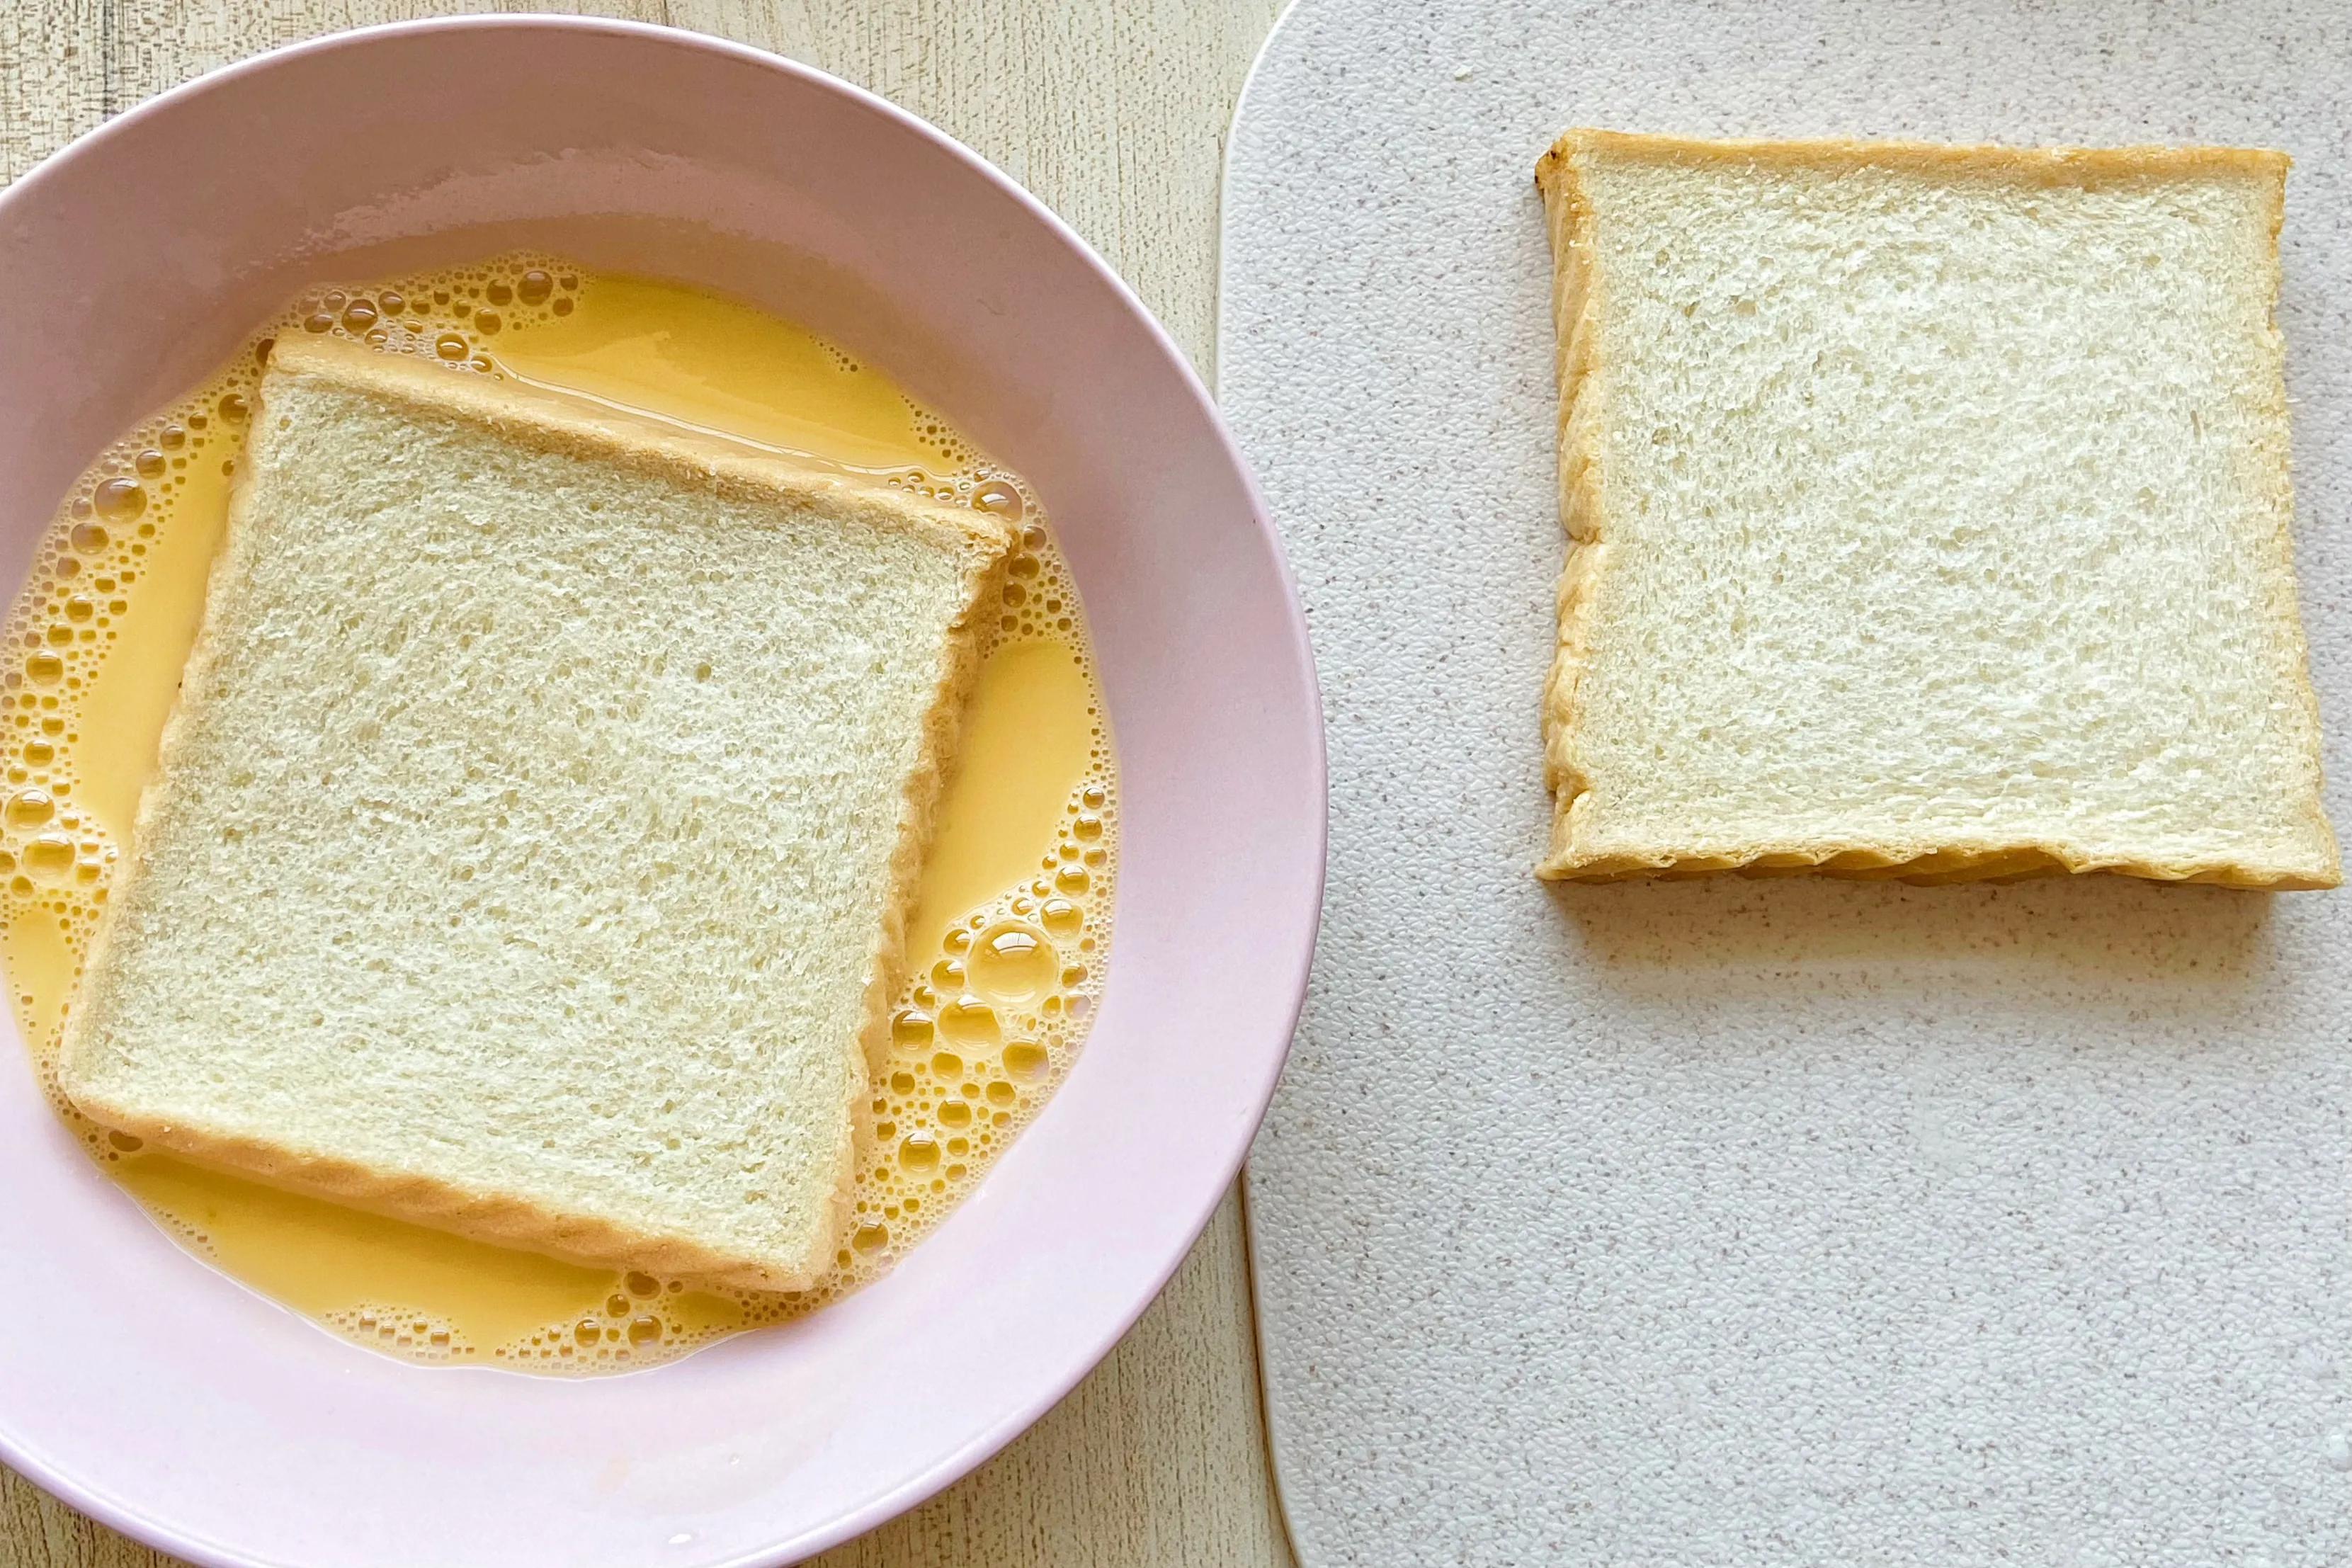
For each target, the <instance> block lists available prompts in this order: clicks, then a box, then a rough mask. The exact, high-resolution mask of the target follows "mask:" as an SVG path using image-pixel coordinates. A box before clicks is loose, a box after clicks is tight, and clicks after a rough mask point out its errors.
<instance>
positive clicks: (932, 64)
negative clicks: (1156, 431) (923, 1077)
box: [0, 0, 1290, 1568]
mask: <svg viewBox="0 0 2352 1568" xmlns="http://www.w3.org/2000/svg"><path fill="white" fill-rule="evenodd" d="M1281 5H1282V0H1189V3H1188V0H675V3H672V4H667V5H665V4H663V3H662V0H643V3H639V4H619V5H588V6H583V7H577V8H578V9H583V10H586V11H590V12H593V13H594V14H597V15H604V16H630V17H635V18H636V19H638V20H641V21H651V22H667V23H669V24H671V25H673V26H683V27H693V28H698V29H700V30H702V31H706V32H710V33H717V34H720V35H723V36H725V37H730V38H735V39H739V40H740V41H742V42H744V43H749V44H755V45H758V46H760V47H764V48H769V49H773V50H775V51H776V52H777V53H779V54H783V55H788V56H790V57H792V58H794V59H798V60H804V61H807V62H809V63H810V64H812V65H815V66H819V67H822V68H824V69H826V70H829V71H832V72H834V73H835V74H836V75H839V76H842V77H845V78H846V79H849V80H851V81H854V82H857V83H859V84H861V85H863V86H865V87H868V88H871V89H874V90H875V91H877V92H878V93H881V94H882V95H883V96H884V97H886V98H888V99H890V100H892V101H894V102H897V103H898V104H901V105H903V106H904V107H906V108H907V109H908V110H913V111H914V112H915V113H917V114H919V115H921V116H923V117H924V118H925V119H927V120H929V121H931V122H932V123H934V124H936V125H939V126H940V127H941V128H943V129H944V130H946V131H947V132H948V133H949V134H950V135H952V136H955V137H957V138H959V139H961V141H962V142H965V143H966V144H968V145H970V146H971V147H973V148H975V149H977V150H978V151H979V152H980V153H982V155H983V156H984V157H987V158H989V159H991V160H992V161H993V162H994V163H996V164H997V165H998V166H999V167H1001V168H1003V169H1004V170H1005V171H1006V172H1008V173H1009V174H1012V175H1013V178H1014V179H1016V180H1019V181H1020V182H1021V183H1022V184H1025V185H1026V186H1028V187H1029V189H1030V190H1032V191H1034V192H1035V193H1036V195H1038V196H1039V197H1040V198H1041V199H1042V200H1043V201H1045V204H1046V205H1048V206H1051V207H1052V208H1053V209H1054V210H1055V212H1058V213H1059V214H1061V215H1062V216H1063V217H1064V218H1066V220H1068V222H1069V223H1070V224H1071V226H1074V227H1075V228H1076V230H1077V231H1078V232H1079V233H1080V234H1082V235H1084V236H1085V237H1087V240H1088V241H1089V242H1090V243H1092V244H1093V245H1094V247H1096V248H1097V250H1099V251H1101V252H1102V254H1103V255H1104V256H1105V257H1106V258H1108V260H1109V261H1110V264H1111V265H1112V266H1113V267H1115V268H1118V271H1119V273H1120V274H1121V275H1122V276H1123V277H1125V278H1126V279H1127V280H1128V281H1129V283H1130V284H1132V285H1133V286H1134V288H1135V289H1136V291H1137V292H1138V293H1139V294H1140V295H1141V296H1142V297H1143V301H1144V303H1145V304H1147V305H1149V306H1150V308H1151V309H1152V310H1153V311H1154V312H1156V313H1157V314H1158V316H1159V317H1160V321H1163V322H1164V323H1166V325H1167V327H1168V329H1169V331H1171V332H1172V333H1173V334H1174V335H1175V337H1176V341H1177V342H1180V343H1181V344H1183V345H1184V347H1185V348H1186V350H1187V351H1188V352H1189V353H1191V354H1192V359H1193V362H1194V363H1196V364H1198V365H1199V366H1200V367H1201V369H1202V372H1203V374H1206V373H1207V371H1208V370H1209V368H1210V366H1209V354H1210V353H1211V329H1212V325H1213V321H1214V317H1215V310H1216V221H1217V181H1218V172H1219V165H1220V163H1221V160H1222V157H1223V149H1224V132H1225V124H1226V121H1227V120H1228V119H1229V118H1230V117H1231V115H1232V113H1233V106H1234V99H1235V98H1236V97H1237V96H1238V95H1239V93H1240V91H1241V84H1242V78H1243V76H1244V73H1245V72H1246V71H1247V70H1248V68H1249V63H1250V60H1251V58H1253V57H1254V56H1255V54H1256V52H1257V47H1258V46H1259V44H1260V43H1262V42H1263V41H1264V40H1265V35H1266V32H1267V30H1268V29H1269V28H1270V27H1271V26H1273V23H1274V18H1275V16H1276V12H1278V11H1279V10H1280V8H1281ZM524 8H529V9H571V8H573V7H564V6H554V5H539V6H530V7H520V6H518V7H492V6H484V5H462V4H445V5H436V4H432V3H430V0H425V3H415V0H411V3H407V4H403V3H400V0H271V3H270V4H268V5H262V4H259V3H257V0H0V176H5V178H7V179H14V178H15V177H16V176H17V175H18V174H22V173H24V172H25V171H26V169H28V168H30V167H31V166H32V165H33V164H34V163H36V162H37V161H38V160H39V159H41V158H42V157H44V156H46V155H47V153H50V152H52V151H54V150H55V149H57V148H58V147H59V146H61V145H63V144H64V143H65V142H68V140H70V139H71V138H73V137H75V136H77V135H79V134H80V133H81V132H84V131H87V130H89V128H90V127H91V126H94V125H96V124H98V123H99V122H100V121H102V120H104V119H105V118H106V117H107V116H109V115H110V114H113V113H115V112H117V111H118V110H122V109H125V108H128V107H130V106H131V105H132V104H135V103H137V102H139V101H140V100H142V99H144V98H147V97H149V96H151V95H152V94H154V93H156V92H159V91H161V90H163V89H165V88H167V87H170V86H172V85H173V84H174V83H176V82H180V81H183V80H184V79H187V78H189V77H191V76H194V75H195V74H196V73H197V72H199V71H203V70H206V69H209V68H212V67H214V66H217V65H222V64H226V62H228V61H230V60H234V59H237V58H242V57H244V56H246V55H250V54H254V53H257V52H258V51H259V50H262V49H266V48H269V47H274V46H276V45H278V44H284V43H289V42H292V41H293V40H295V39H298V38H304V37H311V36H312V35H314V34H319V33H325V32H331V31H333V30H335V29H337V28H341V27H352V26H366V25H368V24H371V23H376V22H387V21H394V20H399V19H402V18H404V17H411V16H432V15H436V14H442V13H446V12H457V11H471V10H485V9H524ZM1256 1366H1257V1363H1256V1355H1255V1344H1254V1341H1253V1330H1252V1326H1251V1321H1250V1306H1249V1280H1248V1275H1247V1272H1246V1268H1245V1264H1244V1258H1243V1248H1242V1217H1241V1212H1240V1207H1239V1204H1238V1201H1237V1199H1235V1198H1234V1197H1231V1196H1229V1197H1228V1198H1227V1199H1226V1201H1225V1203H1224V1205H1223V1207H1221V1208H1220V1209H1219V1210H1218V1212H1217V1215H1216V1217H1215V1219H1214V1220H1213V1221H1212V1222H1211V1224H1210V1226H1209V1229H1208V1232H1207V1234H1206V1235H1204V1236H1203V1237H1202V1240H1201V1243H1200V1245H1199V1246H1198V1247H1195V1248H1194V1250H1193V1252H1192V1258H1190V1259H1189V1260H1188V1261H1187V1262H1186V1263H1185V1265H1184V1266H1183V1268H1181V1270H1179V1272H1178V1273H1177V1275H1176V1278H1175V1279H1174V1281H1173V1282H1172V1283H1171V1285H1170V1286H1169V1288H1168V1289H1167V1291H1166V1293H1165V1294H1164V1295H1162V1296H1161V1297H1160V1300H1159V1302H1158V1304H1157V1305H1156V1306H1154V1307H1153V1308H1152V1310H1150V1313H1148V1314H1147V1315H1146V1316H1145V1317H1144V1319H1143V1321H1141V1322H1140V1323H1139V1324H1138V1325H1137V1327H1136V1329H1135V1331H1133V1332H1132V1333H1130V1334H1129V1336H1128V1337H1127V1340H1126V1341H1125V1342H1123V1343H1122V1344H1121V1345H1120V1346H1119V1347H1118V1349H1117V1350H1116V1351H1114V1352H1112V1353H1111V1355H1110V1357H1109V1359H1108V1360H1107V1361H1105V1362H1104V1363H1103V1364H1102V1366H1101V1367H1100V1368H1098V1369H1097V1371H1096V1372H1095V1373H1094V1375H1093V1376H1091V1377H1089V1378H1088V1379H1087V1381H1086V1382H1085V1383H1084V1384H1080V1385H1079V1387H1078V1388H1077V1390H1076V1392H1075V1393H1073V1394H1071V1395H1070V1397H1069V1398H1068V1399H1066V1400H1065V1401H1064V1402H1063V1403H1062V1405H1060V1406H1058V1407H1057V1408H1056V1409H1055V1410H1054V1411H1053V1412H1052V1413H1051V1414H1050V1415H1047V1416H1046V1417H1045V1419H1044V1420H1043V1421H1041V1422H1039V1423H1038V1424H1037V1425H1036V1426H1034V1428H1032V1429H1031V1430H1030V1431H1029V1432H1028V1433H1027V1434H1026V1435H1025V1436H1023V1437H1021V1438H1020V1439H1019V1440H1018V1441H1016V1442H1015V1443H1013V1445H1012V1447H1009V1448H1007V1449H1006V1450H1005V1451H1004V1452H1003V1454H1002V1455H1000V1456H998V1458H996V1459H995V1460H994V1461H993V1462H992V1463H991V1464H989V1465H988V1466H986V1467H985V1468H982V1469H981V1470H980V1471H979V1472H977V1473H976V1474H974V1475H973V1476H971V1477H970V1478H969V1479H966V1480H965V1481H964V1482H963V1483H962V1484H961V1485H960V1486H957V1487H954V1488H951V1489H949V1490H948V1491H947V1492H945V1493H943V1494H942V1495H940V1497H938V1498H936V1499H934V1500H932V1501H931V1502H930V1503H929V1504H927V1505H926V1506H924V1507H922V1508H919V1509H917V1510H914V1511H913V1512H912V1513H910V1514H908V1515H906V1516H905V1517H903V1518H901V1519H898V1520H897V1521H893V1522H892V1523H890V1524H887V1525H885V1526H884V1527H882V1528H881V1529H880V1530H877V1531H875V1532H873V1533H872V1534H870V1535H867V1536H866V1537H864V1538H863V1539H861V1540H859V1541H856V1542H852V1543H850V1544H849V1545H847V1546H845V1547H842V1548H841V1549H839V1550H838V1551H836V1552H833V1553H831V1554H829V1555H827V1556H826V1557H824V1558H822V1559H820V1560H819V1561H821V1562H822V1563H825V1564H827V1565H828V1568H852V1565H855V1568H916V1565H928V1564H954V1565H956V1568H1013V1565H1019V1568H1062V1565H1069V1568H1126V1565H1129V1564H1133V1565H1138V1568H1141V1565H1157V1564H1185V1565H1200V1568H1279V1565H1281V1564H1286V1563H1288V1562H1289V1561H1290V1557H1289V1552H1288V1548H1287V1546H1286V1543H1285V1542H1284V1539H1283V1533H1282V1525H1281V1520H1280V1516H1279V1515H1278V1513H1277V1512H1276V1506H1275V1501H1274V1495H1273V1489H1272V1485H1271V1482H1270V1480H1269V1479H1268V1474H1267V1470H1266V1462H1265V1432H1264V1425H1263V1421H1262V1418H1261V1415H1260V1412H1259V1405H1258V1387H1257V1371H1256ZM158 1414H161V1413H158ZM125 1415H126V1418H136V1417H137V1415H138V1413H136V1412H125ZM167 1561H169V1560H168V1559H165V1558H163V1557H160V1556H158V1555H157V1554H156V1553H154V1552H149V1551H147V1550H146V1549H145V1548H143V1547H141V1546H138V1545H135V1544H133V1543H132V1542H129V1541H127V1540H125V1539H123V1538H122V1537H121V1536H119V1535H116V1534H115V1533H113V1532H112V1531H109V1530H107V1529H105V1528H104V1527H102V1526H100V1525H97V1524H94V1523H92V1522H90V1521H88V1520H85V1519H82V1518H80V1517H79V1515H77V1514H75V1513H73V1512H72V1511H71V1510H68V1509H66V1508H64V1507H63V1506H61V1505H59V1504H58V1503H56V1502H54V1501H52V1500H49V1499H48V1498H47V1497H46V1496H44V1495H43V1494H42V1493H41V1492H39V1491H38V1490H37V1489H35V1488H33V1487H32V1486H30V1485H28V1484H26V1482H25V1481H23V1480H20V1479H17V1478H16V1476H14V1475H11V1474H9V1473H8V1472H7V1471H5V1469H0V1568H150V1565H152V1564H157V1563H165V1562H167Z"/></svg>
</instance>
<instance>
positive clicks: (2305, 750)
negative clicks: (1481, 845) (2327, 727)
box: [1536, 131, 2339, 888]
mask: <svg viewBox="0 0 2352 1568" xmlns="http://www.w3.org/2000/svg"><path fill="white" fill-rule="evenodd" d="M2286 168H2287V160H2286V158H2285V157H2284V155H2283V154H2281V153H2266V152H2252V151H2241V150H2235V149H2227V148H2179V149H2163V148H2138V149H2121V150H2115V151H2106V152H2092V151H2079V150H2048V151H2038V152H2027V151H2013V150H2009V149H2001V148H1991V147H1944V146H1932V145H1924V144H1918V143H1907V142H1886V143H1869V142H1695V141H1683V140H1677V139H1674V138H1668V137H1656V136H1635V135H1626V134H1618V133H1612V132H1598V131H1572V132H1569V133H1568V134H1567V135H1565V136H1563V137H1562V138H1561V139H1560V140H1559V143H1558V144H1557V145H1556V146H1554V147H1553V148H1552V149H1551V150H1550V152H1549V153H1546V154H1545V156H1544V157H1543V159H1542V160H1541V162H1540V163H1538V167H1537V173H1536V181H1537V184H1538V187H1539V188H1540V189H1541V191H1542V194H1543V196H1544V200H1545V203H1546V206H1547V209H1548V213H1549V226H1550V233H1551V243H1552V252H1553V258H1554V266H1555V274H1554V278H1555V289H1554V300H1553V303H1554V311H1555V317H1556V325H1557V327H1558V333H1559V388H1560V424H1559V451H1560V497H1561V507H1560V510H1561V515H1562V518H1563V520H1564V521H1565V523H1566V525H1567V530H1568V533H1569V537H1570V548H1569V556H1568V565H1567V570H1566V572H1565V574H1563V576H1562V578H1561V580H1560V585H1559V649H1558V654H1557V659H1556V663H1555V665H1554V668H1553V670H1552V673H1551V678H1550V682H1549V689H1548V691H1547V693H1546V698H1545V702H1544V723H1545V738H1546V749H1547V763H1548V766H1547V773H1548V775H1549V781H1550V784H1551V787H1552V790H1553V792H1554V795H1555V819H1554V823H1553V829H1552V840H1551V847H1550V850H1549V854H1548V855H1547V856H1546V857H1545V858H1544V859H1543V860H1542V862H1541V864H1540V865H1539V867H1538V873H1539V874H1540V875H1542V876H1545V877H1551V878H1592V879H1605V878H1613V877H1619V876H1642V875H1650V874H1655V873H1659V872H1669V871H1671V872H1701V871H1712V870H1723V869H1728V868H1746V869H1749V870H1752V871H1756V872H1759V873H1761V872H1768V871H1797V870H1820V871H1830V872H1842V873H1848V874H1857V875H1871V874H1876V875H1888V876H1903V877H1909V878H1914V879H1957V878H1966V877H1981V876H1997V875H2021V874H2029V873H2036V872H2044V871H2070V872H2071V871H2097V870H2105V871H2119V872H2126V873H2129V874H2132V875H2135V876H2141V877H2153V878H2161V879H2184V880H2197V881H2210V882H2223V883H2230V884H2232V885H2236V886H2242V887H2261V888H2322V887H2332V886H2334V885H2335V884H2336V882H2337V880H2338V879H2339V866H2338V860H2337V855H2336V841H2335V837H2334V835H2333V834H2332V833H2331V831H2330V830H2329V827H2328V824H2327V820H2326V816H2324V815H2323V812H2322V809H2321V805H2320V775H2319V731H2318V711H2317V704H2316V702H2315V699H2314V696H2313V693H2312V690H2311V686H2310V681H2309V678H2308V676H2307V674H2306V672H2305V646H2304V636H2303V628H2302V625H2301V622H2300V621H2299V619H2298V618H2297V612H2296V607H2295V583H2294V552H2293V545H2292V542H2291V539H2290V535H2289V529H2290V524H2291V522H2292V519H2293V510H2294V508H2293V502H2292V500H2291V497H2290V494H2289V489H2288V477H2287V405H2286V394H2285V387H2284V377H2283V347H2282V342H2281V339H2280V336H2279V332H2278V329H2277V327H2276V326H2275V325H2274V323H2273V319H2272V311H2273V304H2274V302H2275V300H2276V299H2277V296H2278V288H2279V259H2278V232H2279V226H2280V223H2281V220H2282V216H2283V213H2284V191H2285V179H2286Z"/></svg>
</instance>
